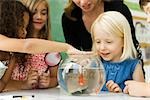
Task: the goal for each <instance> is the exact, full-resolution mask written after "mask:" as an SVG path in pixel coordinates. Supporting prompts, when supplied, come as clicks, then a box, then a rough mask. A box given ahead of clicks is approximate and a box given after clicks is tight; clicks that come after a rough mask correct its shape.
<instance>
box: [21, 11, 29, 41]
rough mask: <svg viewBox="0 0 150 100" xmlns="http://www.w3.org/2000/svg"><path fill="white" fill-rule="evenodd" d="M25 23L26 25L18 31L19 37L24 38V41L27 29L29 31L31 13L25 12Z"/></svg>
mask: <svg viewBox="0 0 150 100" xmlns="http://www.w3.org/2000/svg"><path fill="white" fill-rule="evenodd" d="M23 21H24V24H23V25H22V26H21V27H20V28H19V30H18V33H19V35H18V37H19V38H22V39H24V38H25V37H26V35H27V30H26V29H27V27H28V24H29V13H28V12H24V15H23Z"/></svg>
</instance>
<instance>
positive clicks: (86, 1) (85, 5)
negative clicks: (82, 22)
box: [72, 0, 102, 12]
mask: <svg viewBox="0 0 150 100" xmlns="http://www.w3.org/2000/svg"><path fill="white" fill-rule="evenodd" d="M72 1H73V2H74V3H75V4H76V5H77V6H78V7H80V8H81V9H82V11H84V12H89V11H92V10H93V9H94V8H95V7H96V5H98V4H99V2H101V1H102V0H72Z"/></svg>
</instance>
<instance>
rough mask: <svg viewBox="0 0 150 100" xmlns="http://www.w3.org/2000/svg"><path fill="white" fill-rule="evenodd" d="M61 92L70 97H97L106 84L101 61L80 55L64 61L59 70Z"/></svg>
mask: <svg viewBox="0 0 150 100" xmlns="http://www.w3.org/2000/svg"><path fill="white" fill-rule="evenodd" d="M58 83H59V85H60V92H61V93H63V94H68V95H83V94H87V95H97V94H98V93H99V92H100V91H101V88H102V87H103V85H104V83H105V71H104V67H103V64H102V63H101V60H100V58H99V57H97V56H93V55H78V56H76V57H70V58H67V59H65V60H63V61H62V62H61V63H60V64H59V68H58Z"/></svg>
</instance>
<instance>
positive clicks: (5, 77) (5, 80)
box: [0, 56, 16, 92]
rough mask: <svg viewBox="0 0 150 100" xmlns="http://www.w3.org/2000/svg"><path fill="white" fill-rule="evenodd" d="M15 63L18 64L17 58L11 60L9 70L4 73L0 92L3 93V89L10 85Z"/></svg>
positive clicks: (0, 82) (0, 83) (0, 81)
mask: <svg viewBox="0 0 150 100" xmlns="http://www.w3.org/2000/svg"><path fill="white" fill-rule="evenodd" d="M15 63H16V58H15V56H12V57H11V60H10V64H9V65H8V68H7V69H6V72H5V73H4V75H3V77H2V78H1V79H0V92H2V91H3V89H4V88H5V87H6V85H7V84H8V82H9V80H10V77H11V74H12V71H13V69H14V67H15Z"/></svg>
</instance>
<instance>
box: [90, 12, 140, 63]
mask: <svg viewBox="0 0 150 100" xmlns="http://www.w3.org/2000/svg"><path fill="white" fill-rule="evenodd" d="M96 25H98V26H99V27H100V28H102V29H103V31H105V32H106V33H111V34H114V35H116V36H119V37H121V38H123V43H124V45H123V53H122V55H121V57H120V60H121V61H123V60H125V59H128V58H137V51H136V49H135V47H134V44H133V40H132V36H131V29H130V25H129V23H128V21H127V19H126V18H125V17H124V16H123V15H122V14H121V13H119V12H116V11H108V12H104V13H102V14H101V15H99V16H98V18H97V19H96V20H95V21H94V23H93V24H92V27H91V34H92V35H91V36H92V40H93V51H94V52H96V47H95V41H94V30H95V26H96ZM105 32H104V33H105Z"/></svg>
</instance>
